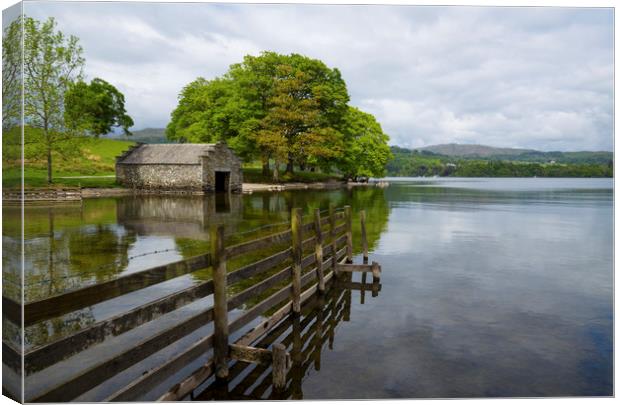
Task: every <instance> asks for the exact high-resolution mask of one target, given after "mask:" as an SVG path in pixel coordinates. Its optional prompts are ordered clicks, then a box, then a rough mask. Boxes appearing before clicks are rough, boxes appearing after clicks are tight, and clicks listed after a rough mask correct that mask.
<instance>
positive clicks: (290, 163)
mask: <svg viewBox="0 0 620 405" xmlns="http://www.w3.org/2000/svg"><path fill="white" fill-rule="evenodd" d="M286 172H287V173H290V174H293V158H288V163H286Z"/></svg>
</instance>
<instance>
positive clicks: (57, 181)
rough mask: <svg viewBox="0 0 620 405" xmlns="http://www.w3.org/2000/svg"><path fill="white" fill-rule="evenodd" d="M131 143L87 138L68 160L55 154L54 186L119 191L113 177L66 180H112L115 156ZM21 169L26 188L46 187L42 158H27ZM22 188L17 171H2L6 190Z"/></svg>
mask: <svg viewBox="0 0 620 405" xmlns="http://www.w3.org/2000/svg"><path fill="white" fill-rule="evenodd" d="M133 144H134V143H133V142H127V141H118V140H114V139H95V138H89V139H86V140H84V141H82V142H81V143H80V144H79V146H78V148H79V150H78V152H77V153H72V154H71V155H70V156H71V157H68V158H67V157H66V156H60V155H58V154H54V155H53V156H52V176H53V184H52V185H53V186H69V187H77V186H81V187H98V188H101V187H118V185H116V183H115V179H114V177H92V178H80V179H66V178H62V177H72V176H113V175H114V163H115V158H116V156H118V155H120V154H121V153H123V152H124V151H125V150H127V149H128V148H129V147H130V146H132V145H133ZM28 154H29V151H28V150H26V156H27V160H26V163H25V165H24V184H25V186H26V187H47V185H48V184H47V166H46V165H47V163H46V161H45V160H44V159H41V158H28ZM20 185H21V168H20V167H6V165H5V167H3V170H2V186H3V187H7V188H12V187H19V186H20Z"/></svg>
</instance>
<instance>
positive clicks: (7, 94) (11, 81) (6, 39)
mask: <svg viewBox="0 0 620 405" xmlns="http://www.w3.org/2000/svg"><path fill="white" fill-rule="evenodd" d="M22 38H23V36H22V20H21V18H19V19H17V20H15V21H13V22H12V23H11V24H9V26H8V27H6V29H5V30H4V32H3V35H2V129H3V131H7V130H8V129H10V128H13V127H17V126H20V125H21V118H22V117H21V109H22V94H21V87H22V72H23V70H22V46H21V45H22Z"/></svg>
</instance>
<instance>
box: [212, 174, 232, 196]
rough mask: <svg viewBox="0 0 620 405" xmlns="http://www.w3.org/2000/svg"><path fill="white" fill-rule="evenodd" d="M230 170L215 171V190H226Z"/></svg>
mask: <svg viewBox="0 0 620 405" xmlns="http://www.w3.org/2000/svg"><path fill="white" fill-rule="evenodd" d="M229 184H230V172H215V191H216V192H221V191H228V187H229Z"/></svg>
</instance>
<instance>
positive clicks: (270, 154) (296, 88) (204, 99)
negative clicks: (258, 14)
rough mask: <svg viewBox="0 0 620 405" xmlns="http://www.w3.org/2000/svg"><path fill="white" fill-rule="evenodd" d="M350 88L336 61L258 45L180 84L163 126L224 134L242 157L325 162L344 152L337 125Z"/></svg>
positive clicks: (191, 135)
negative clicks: (218, 73) (220, 72)
mask: <svg viewBox="0 0 620 405" xmlns="http://www.w3.org/2000/svg"><path fill="white" fill-rule="evenodd" d="M348 101H349V95H348V93H347V89H346V85H345V83H344V80H342V77H341V75H340V72H339V71H338V69H330V68H328V67H327V66H326V65H325V64H324V63H323V62H321V61H319V60H316V59H311V58H308V57H305V56H302V55H298V54H291V55H281V54H277V53H275V52H263V53H262V54H261V55H259V56H250V55H248V56H246V57H245V58H244V59H243V62H241V63H239V64H234V65H231V67H230V69H229V71H228V72H227V73H226V74H225V75H224V76H223V77H220V78H216V79H214V80H209V81H208V80H205V79H203V78H198V79H197V80H195V81H194V82H192V83H190V84H189V85H188V86H186V87H185V88H184V89H183V91H182V92H181V95H180V97H179V105H178V106H177V108H176V109H175V110H174V111H173V112H172V119H171V121H170V123H169V124H168V126H167V128H166V134H167V136H168V138H169V139H175V140H181V141H183V140H188V141H194V142H195V141H214V140H225V141H227V142H228V143H229V145H230V146H231V147H232V148H233V149H235V151H236V152H237V153H239V154H240V155H241V156H242V157H244V158H252V159H257V158H260V159H261V161H262V162H263V173H264V174H267V173H269V160H270V159H274V160H276V171H274V174H277V167H278V163H279V162H286V163H287V170H288V171H289V172H292V170H293V165H294V164H298V165H300V166H301V167H304V168H305V167H308V166H313V167H314V166H327V165H328V163H327V162H329V161H333V160H334V159H335V158H336V157H339V154H340V153H342V134H341V133H340V132H339V130H338V127H339V126H340V124H341V120H342V118H343V116H344V114H345V113H346V110H347V102H348Z"/></svg>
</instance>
